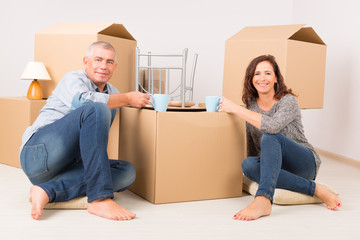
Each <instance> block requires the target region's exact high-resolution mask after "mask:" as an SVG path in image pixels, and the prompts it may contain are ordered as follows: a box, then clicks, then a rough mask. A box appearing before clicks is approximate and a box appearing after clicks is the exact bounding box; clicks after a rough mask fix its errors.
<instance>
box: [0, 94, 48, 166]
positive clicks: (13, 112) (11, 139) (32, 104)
mask: <svg viewBox="0 0 360 240" xmlns="http://www.w3.org/2000/svg"><path fill="white" fill-rule="evenodd" d="M45 103H46V101H45V100H28V99H27V98H26V97H8V98H0V112H1V113H2V116H1V124H0V132H1V134H0V162H1V163H4V164H7V165H10V166H13V167H18V168H20V167H21V166H20V159H19V153H20V152H19V151H20V146H21V137H22V135H23V133H24V131H25V129H26V128H27V127H28V126H30V125H31V124H32V123H33V122H34V121H35V120H36V118H37V116H38V115H39V112H40V110H41V108H42V107H43V106H44V105H45Z"/></svg>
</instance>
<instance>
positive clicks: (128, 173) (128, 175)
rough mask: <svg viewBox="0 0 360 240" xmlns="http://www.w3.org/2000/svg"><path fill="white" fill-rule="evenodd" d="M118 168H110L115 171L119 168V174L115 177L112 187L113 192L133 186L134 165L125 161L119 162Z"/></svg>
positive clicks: (134, 176)
mask: <svg viewBox="0 0 360 240" xmlns="http://www.w3.org/2000/svg"><path fill="white" fill-rule="evenodd" d="M118 164H119V165H118V166H116V165H115V166H114V165H113V166H112V167H114V168H115V169H116V168H120V169H121V173H120V174H119V175H118V177H115V179H114V183H113V187H114V191H115V192H120V191H124V190H126V189H127V188H129V187H130V186H131V184H133V182H134V181H135V178H136V170H135V167H134V165H132V164H131V163H130V162H127V161H121V160H120V161H119V162H118Z"/></svg>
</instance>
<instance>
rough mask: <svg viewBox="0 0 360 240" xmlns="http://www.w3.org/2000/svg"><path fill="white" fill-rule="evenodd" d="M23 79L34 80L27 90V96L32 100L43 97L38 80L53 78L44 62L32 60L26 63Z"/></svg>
mask: <svg viewBox="0 0 360 240" xmlns="http://www.w3.org/2000/svg"><path fill="white" fill-rule="evenodd" d="M21 79H23V80H33V81H32V82H31V84H30V87H29V90H28V92H27V98H28V99H31V100H40V99H42V98H43V94H42V91H41V86H40V83H39V82H38V81H37V80H51V78H50V76H49V73H48V72H47V71H46V67H45V65H44V63H42V62H32V61H31V62H28V64H27V65H26V67H25V70H24V72H23V74H22V75H21Z"/></svg>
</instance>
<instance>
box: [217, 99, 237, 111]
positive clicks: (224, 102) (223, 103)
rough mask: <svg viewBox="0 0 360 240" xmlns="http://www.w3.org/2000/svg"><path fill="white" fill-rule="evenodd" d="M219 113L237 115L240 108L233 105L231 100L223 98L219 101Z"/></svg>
mask: <svg viewBox="0 0 360 240" xmlns="http://www.w3.org/2000/svg"><path fill="white" fill-rule="evenodd" d="M219 103H220V105H219V112H227V113H235V112H236V110H237V109H239V108H240V106H239V105H237V104H235V103H233V102H232V101H231V100H230V99H227V98H225V97H222V99H221V100H220V101H219Z"/></svg>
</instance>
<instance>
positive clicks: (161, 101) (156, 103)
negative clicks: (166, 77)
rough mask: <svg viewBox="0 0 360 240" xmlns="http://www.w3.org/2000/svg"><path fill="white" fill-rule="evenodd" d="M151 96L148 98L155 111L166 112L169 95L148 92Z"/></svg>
mask: <svg viewBox="0 0 360 240" xmlns="http://www.w3.org/2000/svg"><path fill="white" fill-rule="evenodd" d="M150 97H151V98H152V99H151V100H150V103H151V105H152V106H153V107H154V109H155V111H159V112H166V110H167V108H168V104H169V95H167V94H150Z"/></svg>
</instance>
